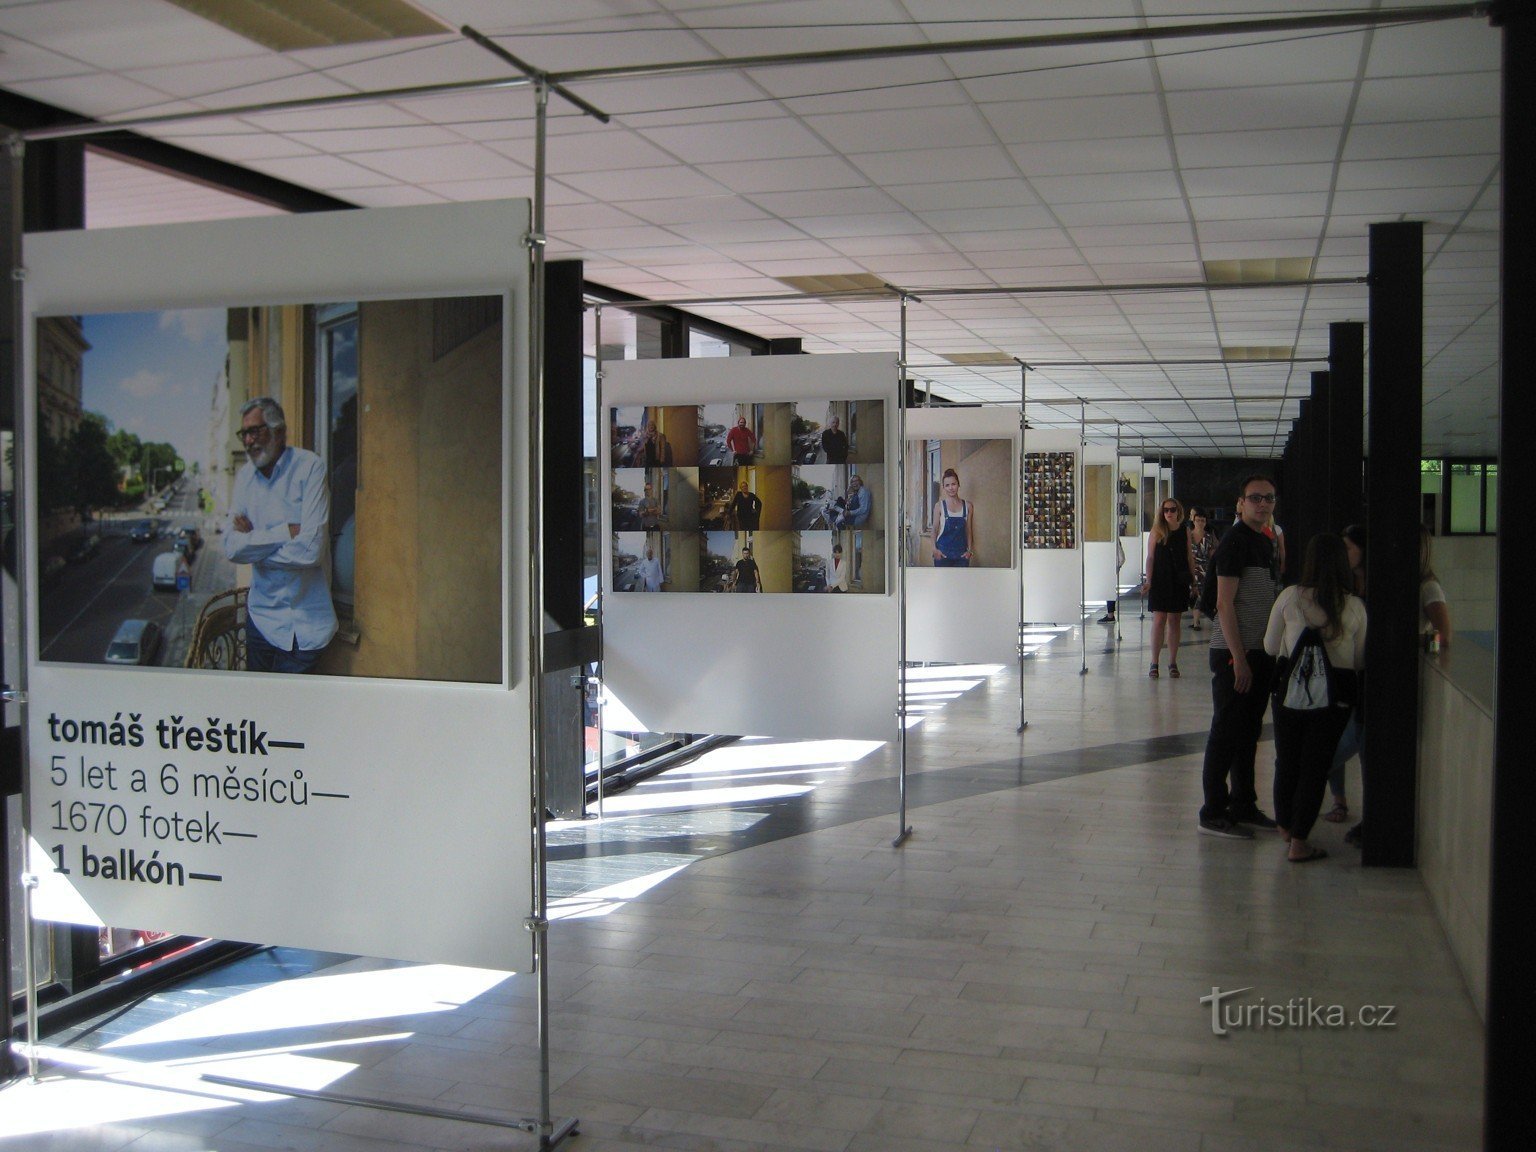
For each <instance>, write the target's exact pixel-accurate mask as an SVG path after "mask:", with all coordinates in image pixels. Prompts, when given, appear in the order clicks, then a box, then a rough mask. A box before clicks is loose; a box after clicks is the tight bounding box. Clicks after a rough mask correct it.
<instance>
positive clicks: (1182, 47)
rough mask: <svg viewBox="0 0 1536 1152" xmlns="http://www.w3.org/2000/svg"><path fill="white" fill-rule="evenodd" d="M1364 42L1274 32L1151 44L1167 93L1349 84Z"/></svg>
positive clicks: (1354, 36) (1341, 34)
mask: <svg viewBox="0 0 1536 1152" xmlns="http://www.w3.org/2000/svg"><path fill="white" fill-rule="evenodd" d="M1365 44H1366V36H1365V34H1364V33H1363V32H1361V31H1358V30H1350V31H1328V32H1321V33H1311V34H1308V33H1306V32H1272V33H1267V34H1265V33H1255V34H1252V35H1246V36H1232V37H1226V36H1218V37H1206V38H1202V39H1200V40H1198V41H1190V40H1183V39H1177V40H1164V41H1160V42H1157V43H1155V44H1154V47H1153V50H1154V51H1155V53H1156V55H1157V67H1158V71H1159V72H1160V73H1161V75H1162V79H1163V87H1164V88H1165V89H1166V90H1167V91H1169V92H1182V91H1191V90H1197V89H1211V88H1235V87H1239V86H1241V87H1254V86H1259V85H1276V84H1289V83H1292V82H1293V81H1295V79H1296V78H1297V77H1299V76H1305V77H1308V78H1312V79H1319V80H1338V81H1345V82H1351V81H1353V80H1354V78H1355V75H1356V74H1357V72H1358V71H1359V68H1360V54H1361V52H1362V51H1364V49H1365Z"/></svg>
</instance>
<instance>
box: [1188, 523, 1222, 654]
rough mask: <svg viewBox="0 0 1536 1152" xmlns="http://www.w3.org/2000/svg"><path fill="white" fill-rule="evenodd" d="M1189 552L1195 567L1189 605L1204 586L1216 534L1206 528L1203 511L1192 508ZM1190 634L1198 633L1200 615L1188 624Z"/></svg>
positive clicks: (1214, 548) (1197, 597)
mask: <svg viewBox="0 0 1536 1152" xmlns="http://www.w3.org/2000/svg"><path fill="white" fill-rule="evenodd" d="M1189 551H1190V557H1191V559H1192V560H1193V562H1194V566H1195V578H1194V579H1193V580H1191V581H1190V583H1189V596H1190V603H1191V604H1194V603H1195V602H1197V601H1198V600H1199V599H1200V589H1201V588H1202V587H1204V586H1205V570H1206V568H1207V566H1209V564H1210V562H1211V557H1212V556H1213V555H1215V553H1216V533H1215V532H1213V531H1211V529H1210V528H1208V527H1207V521H1206V516H1205V513H1204V511H1202V510H1201V509H1199V508H1195V507H1193V506H1191V507H1190V509H1189ZM1189 630H1190V631H1191V632H1198V631H1200V613H1199V612H1198V611H1197V612H1196V613H1195V619H1194V621H1193V622H1192V623H1191V624H1190V626H1189Z"/></svg>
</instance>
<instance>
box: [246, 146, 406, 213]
mask: <svg viewBox="0 0 1536 1152" xmlns="http://www.w3.org/2000/svg"><path fill="white" fill-rule="evenodd" d="M247 163H248V166H249V167H251V168H254V169H255V170H256V171H258V172H265V173H266V174H267V175H269V176H276V177H277V178H278V179H280V180H287V181H290V182H291V183H294V184H300V185H303V186H305V187H309V188H316V187H321V188H331V189H336V190H338V191H339V190H341V189H353V188H377V187H379V186H381V185H385V184H391V183H394V181H393V180H391V179H390V178H389V177H388V176H386V175H384V174H383V173H381V172H375V171H373V170H372V169H370V168H364V167H361V166H360V165H357V164H354V163H352V162H351V161H350V160H343V159H341V158H340V157H337V156H320V155H317V156H274V157H269V158H263V159H254V160H250V161H248V162H247ZM346 198H347V197H343V199H346ZM413 202H414V201H413Z"/></svg>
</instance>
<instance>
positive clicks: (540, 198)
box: [525, 75, 575, 1148]
mask: <svg viewBox="0 0 1536 1152" xmlns="http://www.w3.org/2000/svg"><path fill="white" fill-rule="evenodd" d="M534 101H535V108H534V110H535V119H534V150H533V158H534V162H533V219H532V223H531V227H530V228H529V232H528V252H529V257H530V260H531V268H532V285H531V289H532V290H531V291H530V292H529V294H528V296H529V302H528V313H529V314H528V362H529V372H528V376H529V379H528V622H527V623H528V666H529V683H528V698H529V721H530V732H529V740H528V752H529V761H530V766H531V768H532V778H533V826H534V837H533V911H532V914H531V915H530V916H529V917H528V919H527V920H526V921H525V924H526V926H527V928H528V929H529V931H531V932H532V933H533V971H534V981H535V987H536V988H537V994H538V1009H537V1011H538V1043H539V1115H538V1117H537V1118H536V1120H535V1123H536V1125H537V1130H538V1136H539V1147H540V1148H553V1147H554V1146H555V1145H556V1144H558V1143H559V1142H560V1141H561V1140H563V1139H564V1138H565V1137H566V1136H567V1135H570V1134H571V1133H573V1132H574V1131H575V1121H574V1120H569V1121H567V1122H566V1123H565V1124H563V1125H561V1128H560V1130H559V1132H558V1134H557V1132H556V1129H555V1123H554V1120H553V1118H552V1117H551V1115H550V1102H549V1097H550V1090H549V1082H550V1070H549V1069H550V1058H549V1004H550V994H549V845H548V828H547V820H546V816H545V805H544V725H543V717H544V712H543V685H544V627H543V620H544V611H543V609H544V569H543V556H544V549H543V536H544V525H543V505H544V501H543V484H544V249H545V242H546V235H545V231H544V205H545V187H546V184H547V182H548V165H547V163H546V157H545V153H546V147H547V144H548V138H549V83H548V80H547V79H546V78H545V77H544V76H542V75H541V76H536V77H535V78H534Z"/></svg>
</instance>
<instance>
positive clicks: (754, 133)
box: [645, 120, 832, 164]
mask: <svg viewBox="0 0 1536 1152" xmlns="http://www.w3.org/2000/svg"><path fill="white" fill-rule="evenodd" d="M645 136H646V138H647V139H648V140H650V141H651V142H652V143H654V144H655V145H656V146H657V147H659V148H662V149H665V150H666V151H667V152H668V153H670V154H671V155H674V156H676V157H678V158H679V159H681V160H682V161H683V162H684V163H688V164H705V163H720V162H726V161H732V160H782V159H788V158H791V157H800V156H826V155H829V154H830V153H831V151H832V150H831V149H830V148H828V147H827V146H826V145H825V144H824V143H822V142H821V141H820V140H818V139H817V138H816V137H815V136H814V135H813V134H812V133H811V132H809V131H807V130H806V129H805V128H804V127H802V126H801V125H799V124H797V123H795V122H794V121H792V120H748V121H743V122H742V123H739V124H734V125H732V127H731V130H730V131H729V132H714V133H707V134H706V133H701V132H700V131H699V130H698V129H697V128H693V127H687V128H649V129H647V130H646V132H645Z"/></svg>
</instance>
